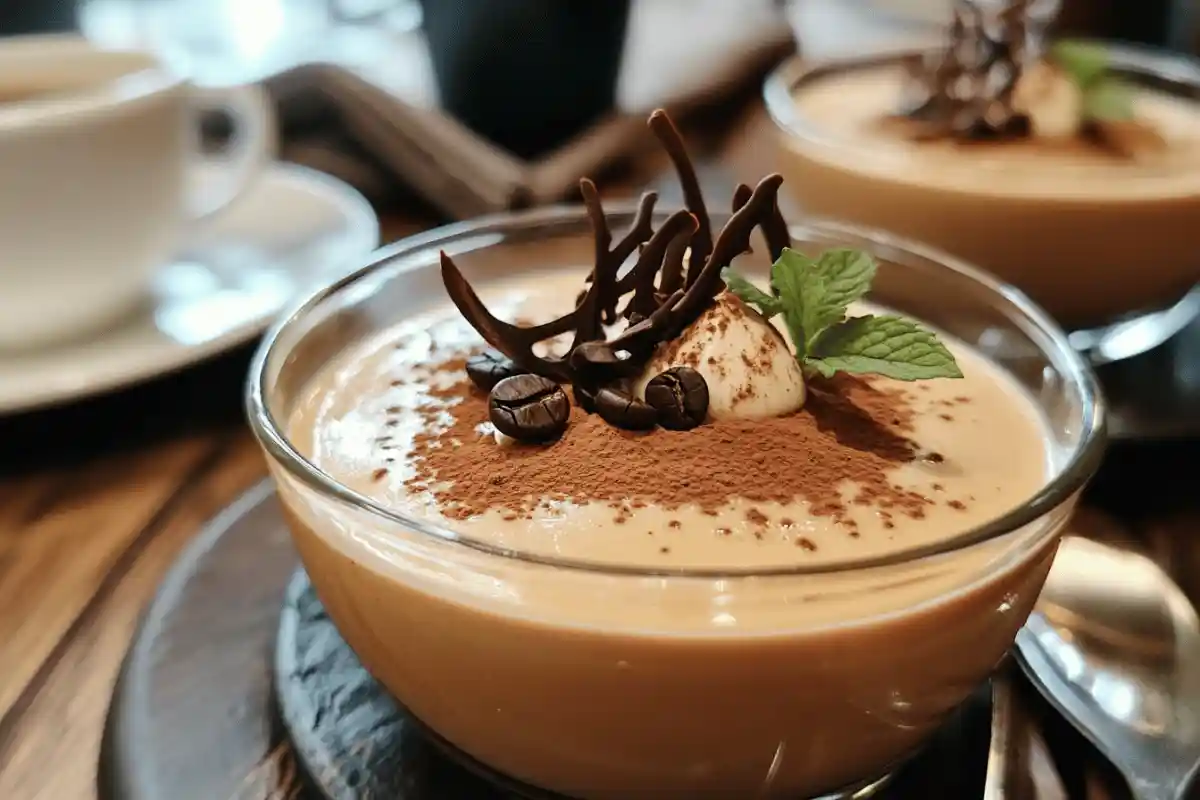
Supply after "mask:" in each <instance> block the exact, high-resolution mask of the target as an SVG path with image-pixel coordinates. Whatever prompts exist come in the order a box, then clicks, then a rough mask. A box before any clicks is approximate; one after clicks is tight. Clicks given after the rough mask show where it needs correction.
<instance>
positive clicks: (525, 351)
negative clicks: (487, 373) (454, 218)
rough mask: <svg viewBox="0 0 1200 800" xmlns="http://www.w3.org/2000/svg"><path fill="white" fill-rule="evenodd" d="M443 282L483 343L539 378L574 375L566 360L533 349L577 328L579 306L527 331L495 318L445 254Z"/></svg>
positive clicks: (558, 378)
mask: <svg viewBox="0 0 1200 800" xmlns="http://www.w3.org/2000/svg"><path fill="white" fill-rule="evenodd" d="M441 261H442V283H444V284H445V285H446V293H447V294H449V295H450V300H451V302H453V303H454V305H455V306H456V307H457V308H458V310H459V313H461V314H462V315H463V317H464V318H465V319H466V320H467V322H469V323H471V327H473V328H474V329H475V330H476V331H477V332H478V333H479V335H480V336H482V337H483V339H484V341H486V342H487V343H488V344H490V345H491V346H492V347H494V348H496V349H497V350H499V351H500V352H501V353H503V354H504V355H506V356H508V357H509V358H511V359H512V361H513V363H514V364H516V365H517V366H519V367H521V368H522V369H527V370H529V371H530V372H532V373H535V374H537V375H542V376H544V377H547V378H553V379H554V380H559V381H567V380H569V379H570V376H571V368H570V366H569V365H568V364H567V362H566V361H565V360H564V359H559V358H543V357H541V356H538V355H537V354H535V353H534V352H533V346H534V345H535V344H537V343H538V342H542V341H545V340H546V339H551V338H553V337H555V336H559V335H561V334H564V333H566V332H567V331H569V330H572V329H574V328H575V326H576V325H577V324H578V319H579V317H580V315H581V314H582V313H583V306H578V307H576V308H575V310H574V311H572V312H571V313H570V314H567V315H566V316H565V317H559V318H558V319H555V320H551V321H550V322H547V323H544V324H542V325H535V326H533V327H530V328H525V327H522V326H520V325H513V324H512V323H509V322H505V321H504V320H502V319H499V318H497V317H496V316H494V315H493V314H492V313H491V312H490V311H488V310H487V307H486V306H485V305H484V304H483V301H481V300H480V299H479V295H477V294H476V293H475V290H474V289H472V288H471V285H470V284H469V283H467V279H466V278H464V277H463V274H462V271H461V270H459V268H458V265H457V264H455V263H454V260H453V259H451V258H450V256H449V255H448V254H447V253H446V251H445V250H443V251H442V252H441Z"/></svg>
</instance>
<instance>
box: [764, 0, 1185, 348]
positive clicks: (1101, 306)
mask: <svg viewBox="0 0 1200 800" xmlns="http://www.w3.org/2000/svg"><path fill="white" fill-rule="evenodd" d="M1010 5H1011V6H1012V7H1014V8H1015V7H1019V6H1020V5H1021V4H1020V3H1012V4H1010ZM958 7H959V12H958V13H959V14H960V15H964V14H967V15H969V14H970V13H972V12H970V11H964V8H966V9H971V8H972V7H973V4H971V3H963V2H960V3H958ZM975 13H978V12H975ZM1022 30H1023V29H1022ZM958 35H959V37H960V38H966V39H967V40H968V41H969V42H976V41H977V40H976V39H972V38H971V35H970V31H967V30H962V29H960V30H959V33H958ZM1014 35H1015V34H1014ZM963 45H964V43H963V41H960V40H958V39H952V41H951V42H950V43H949V44H948V48H949V50H948V52H956V51H955V50H954V48H956V47H962V46H963ZM1006 46H1008V45H1006ZM1011 48H1013V49H1012V50H1010V51H1006V52H1005V53H1003V54H1000V55H1003V56H1004V57H1003V58H1000V56H999V55H996V54H995V53H993V55H994V56H996V57H997V58H999V61H1000V63H999V67H1004V68H1005V69H1006V70H1007V72H1006V73H1004V74H1006V75H1010V76H1012V81H1013V83H1012V85H1011V86H1009V88H1008V91H1007V93H1005V91H1004V90H1003V89H997V88H996V87H997V86H1001V85H1003V81H1002V80H1001V78H1002V76H1000V75H997V74H995V73H994V72H988V71H986V70H984V69H983V68H982V66H981V65H975V64H971V63H967V64H962V63H959V64H948V58H949V56H948V55H946V54H926V56H925V58H926V61H927V62H928V61H932V62H933V64H934V66H932V67H924V68H918V69H917V72H918V74H919V76H920V77H921V78H923V79H924V80H926V81H934V80H935V76H936V74H937V70H939V69H940V70H942V71H946V70H948V69H949V68H950V67H955V68H956V69H957V70H958V74H957V77H958V79H959V80H960V81H961V83H959V84H956V86H958V87H959V88H958V89H957V90H955V91H960V92H962V91H965V92H966V96H965V98H962V104H966V103H967V101H968V100H969V101H971V102H973V103H974V106H971V108H972V109H974V111H971V110H967V111H964V110H963V108H962V107H959V106H956V107H955V108H954V109H948V108H943V111H942V112H940V113H942V114H943V116H942V117H941V118H938V119H939V120H940V121H941V122H944V124H945V125H946V126H947V127H946V128H945V129H938V128H936V127H935V126H932V123H933V120H932V119H931V116H932V117H934V118H937V115H936V114H933V115H931V114H930V111H929V109H930V107H929V106H928V105H926V107H925V108H924V109H923V110H921V111H920V113H912V112H915V111H917V110H918V109H920V105H919V104H917V103H911V102H909V103H908V104H907V105H906V98H909V97H910V96H911V93H912V92H913V71H914V64H915V63H917V62H916V59H917V55H916V54H909V55H906V56H902V57H895V58H884V59H876V60H874V61H867V60H863V61H859V62H845V63H841V64H838V65H821V64H813V65H809V66H808V67H807V68H806V69H805V70H803V71H802V72H800V73H799V74H798V77H797V78H796V79H795V80H793V81H792V82H791V88H790V100H788V101H780V102H790V104H791V107H790V108H786V109H779V108H776V109H775V116H776V118H777V119H778V120H779V121H781V122H782V123H783V125H784V128H785V130H784V131H783V136H782V142H783V145H784V146H783V148H782V158H783V164H782V166H783V168H784V172H785V174H786V175H787V177H788V185H789V186H790V187H791V188H792V190H793V191H794V192H796V193H797V196H798V198H799V199H800V200H801V202H802V204H803V206H804V208H805V209H806V210H807V211H810V212H812V213H814V214H818V215H822V216H829V217H834V218H840V219H846V220H850V221H855V222H859V223H862V224H866V225H870V226H875V227H880V228H884V229H887V230H892V231H895V232H897V233H900V234H903V235H905V236H908V237H910V238H914V239H917V240H921V241H925V242H928V243H929V244H931V245H935V246H937V247H939V248H941V249H943V250H945V251H947V252H950V253H953V254H955V255H958V256H960V257H962V258H965V259H967V260H969V261H971V262H973V263H976V264H979V265H980V266H983V267H986V268H987V269H989V270H991V271H993V272H995V273H996V274H998V275H1000V276H1001V277H1003V278H1005V279H1006V280H1009V281H1011V282H1012V283H1014V284H1016V285H1017V286H1019V287H1020V288H1022V289H1024V290H1026V291H1027V292H1028V293H1030V294H1031V296H1032V297H1033V298H1034V300H1036V301H1038V302H1039V303H1040V304H1042V305H1044V306H1045V307H1046V308H1048V309H1049V310H1050V311H1051V312H1052V313H1054V314H1055V315H1056V316H1057V317H1058V318H1059V319H1060V320H1062V321H1063V322H1065V323H1067V324H1068V325H1071V326H1086V325H1092V324H1098V323H1100V322H1105V321H1109V320H1111V319H1112V318H1113V317H1114V316H1116V315H1119V314H1121V313H1125V312H1129V311H1133V310H1138V309H1144V308H1153V307H1155V306H1161V305H1163V304H1167V303H1170V302H1171V301H1173V300H1175V299H1178V297H1180V296H1181V295H1182V294H1183V293H1184V292H1185V291H1187V289H1189V288H1190V286H1191V285H1192V284H1193V283H1195V281H1196V280H1197V278H1198V277H1200V266H1197V264H1196V259H1195V257H1194V255H1193V253H1194V251H1195V250H1196V246H1197V244H1198V242H1200V240H1198V234H1197V232H1196V230H1195V228H1194V225H1193V224H1192V220H1194V219H1196V217H1197V215H1198V214H1200V104H1198V103H1197V102H1196V101H1195V99H1194V93H1193V92H1191V91H1190V90H1189V91H1187V92H1176V93H1174V94H1168V93H1167V92H1166V91H1158V90H1153V89H1150V88H1144V87H1141V86H1134V85H1133V84H1131V83H1127V82H1125V81H1124V79H1123V78H1119V77H1117V76H1115V74H1113V73H1112V72H1111V69H1110V68H1109V67H1108V66H1107V63H1106V59H1107V58H1108V57H1107V56H1106V55H1105V51H1104V50H1103V49H1102V48H1101V47H1099V46H1096V47H1092V46H1083V45H1075V44H1074V43H1062V44H1060V45H1057V46H1056V47H1054V48H1050V49H1049V50H1048V51H1045V52H1044V53H1042V52H1039V51H1036V50H1035V49H1034V48H1032V47H1030V46H1027V45H1026V43H1025V41H1024V40H1021V41H1020V42H1019V43H1012V44H1011ZM1072 48H1074V49H1072ZM981 52H983V53H985V55H986V54H987V53H989V52H991V51H989V50H988V49H987V48H982V49H981ZM1059 52H1062V53H1065V54H1066V55H1063V56H1062V57H1061V61H1062V62H1064V63H1059V61H1056V60H1055V56H1056V54H1057V53H1059ZM1076 52H1081V53H1083V61H1084V63H1083V64H1082V66H1079V65H1078V64H1077V63H1076V61H1079V59H1076V60H1075V61H1071V60H1070V59H1071V58H1072V57H1073V54H1074V53H1076ZM1167 58H1168V57H1166V56H1164V57H1163V60H1164V61H1166V60H1167ZM1077 66H1078V67H1079V68H1078V69H1076V70H1075V71H1074V72H1073V71H1072V69H1074V68H1075V67H1077ZM1157 66H1158V67H1160V68H1162V69H1163V71H1164V72H1169V71H1170V70H1169V66H1170V65H1169V63H1168V64H1166V65H1165V66H1164V65H1162V64H1159V65H1157ZM922 69H931V70H933V72H922ZM993 69H995V68H993ZM1089 70H1091V72H1089ZM1093 74H1094V75H1095V76H1098V77H1090V78H1089V77H1087V76H1088V75H1093ZM1087 81H1093V82H1095V85H1096V86H1101V88H1095V89H1094V88H1092V86H1093V84H1091V83H1087ZM1081 82H1082V83H1081ZM1160 83H1161V84H1169V82H1168V81H1160ZM962 86H966V87H967V88H966V89H965V90H964V89H962ZM1103 87H1112V88H1111V91H1110V90H1109V89H1107V88H1103ZM947 91H950V90H949V89H947ZM1185 94H1186V95H1188V96H1184V95H1185ZM935 105H936V104H935ZM960 105H961V104H960ZM906 111H908V112H910V113H907V114H906V113H904V112H906ZM971 113H978V114H979V115H981V117H982V115H986V114H991V115H994V116H998V118H999V120H1004V121H1003V122H1000V121H997V122H996V123H995V124H996V125H997V126H998V127H994V128H987V127H986V126H985V127H980V126H981V125H983V123H981V122H979V121H978V120H977V119H976V118H974V117H971ZM955 114H957V116H954V115H955ZM964 115H965V116H964ZM973 120H974V121H973ZM952 125H957V126H958V127H957V128H954V129H951V128H950V126H952ZM972 125H974V126H975V127H972ZM1135 265H1136V266H1135Z"/></svg>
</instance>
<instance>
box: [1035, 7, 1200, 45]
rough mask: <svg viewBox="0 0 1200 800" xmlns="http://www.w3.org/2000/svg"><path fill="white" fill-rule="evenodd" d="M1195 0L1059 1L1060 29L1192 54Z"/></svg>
mask: <svg viewBox="0 0 1200 800" xmlns="http://www.w3.org/2000/svg"><path fill="white" fill-rule="evenodd" d="M1197 5H1200V2H1198V0H1063V4H1062V13H1061V14H1060V15H1059V27H1060V31H1061V33H1063V34H1066V35H1086V36H1096V37H1100V38H1105V39H1117V40H1120V41H1126V42H1139V43H1142V44H1150V45H1155V46H1159V47H1166V48H1168V49H1171V50H1175V51H1177V52H1181V53H1191V54H1195V53H1196V52H1197V50H1198V46H1200V30H1198V29H1197V17H1198V14H1197Z"/></svg>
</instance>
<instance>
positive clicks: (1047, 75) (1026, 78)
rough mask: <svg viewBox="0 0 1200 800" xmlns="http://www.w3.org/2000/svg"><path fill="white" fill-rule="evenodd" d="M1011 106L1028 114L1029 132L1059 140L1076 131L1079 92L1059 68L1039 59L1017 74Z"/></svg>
mask: <svg viewBox="0 0 1200 800" xmlns="http://www.w3.org/2000/svg"><path fill="white" fill-rule="evenodd" d="M1013 108H1014V109H1015V110H1016V111H1018V112H1021V113H1023V114H1025V115H1026V116H1028V117H1029V124H1030V127H1031V128H1032V130H1033V135H1034V136H1038V137H1041V138H1047V139H1063V138H1069V137H1071V136H1075V135H1076V134H1078V133H1079V130H1080V127H1081V125H1082V123H1083V93H1082V92H1081V91H1080V90H1079V86H1078V85H1077V84H1076V83H1075V81H1073V80H1071V79H1070V78H1069V77H1068V76H1067V75H1066V74H1064V73H1063V72H1062V70H1060V69H1058V68H1057V67H1055V66H1053V65H1052V64H1047V63H1045V62H1041V63H1038V64H1034V65H1032V66H1031V67H1029V68H1028V69H1026V70H1025V72H1024V73H1023V74H1022V75H1021V78H1020V80H1018V81H1017V86H1016V88H1015V89H1014V90H1013Z"/></svg>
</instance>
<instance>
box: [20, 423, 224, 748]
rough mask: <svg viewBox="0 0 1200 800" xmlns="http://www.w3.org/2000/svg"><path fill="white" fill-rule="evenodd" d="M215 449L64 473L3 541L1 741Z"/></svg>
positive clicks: (151, 452) (159, 450) (196, 445)
mask: <svg viewBox="0 0 1200 800" xmlns="http://www.w3.org/2000/svg"><path fill="white" fill-rule="evenodd" d="M215 447H216V445H215V444H214V442H213V441H212V440H210V439H204V438H189V439H184V440H182V441H179V442H175V443H171V444H166V445H161V446H158V447H153V448H150V449H148V450H144V451H141V452H139V453H136V454H134V455H130V456H124V457H120V458H117V459H113V460H111V461H105V462H101V463H97V464H95V465H92V466H90V467H87V468H86V469H84V470H80V471H69V472H66V473H63V475H64V476H65V479H64V480H60V481H58V482H55V483H52V484H51V486H57V487H59V489H61V493H60V494H59V495H58V496H57V497H53V498H48V499H45V500H44V501H42V502H43V505H44V506H45V507H44V509H43V510H42V511H41V512H39V513H38V515H37V518H36V519H35V520H33V521H32V522H31V523H30V524H28V525H25V526H20V525H14V526H13V527H11V528H8V529H6V530H5V531H4V532H3V534H0V608H2V609H4V613H3V614H2V615H0V664H4V665H5V669H4V670H3V671H0V733H2V732H3V730H4V728H5V724H6V723H5V720H6V718H7V714H8V713H9V711H10V710H11V709H12V708H13V707H14V705H15V704H17V703H18V701H19V698H20V696H21V693H22V691H23V690H24V688H25V687H26V686H27V685H28V683H29V682H30V680H31V679H32V678H33V677H34V675H35V674H36V673H37V670H38V668H39V667H40V666H41V665H42V663H43V662H44V661H45V660H46V659H47V658H49V657H50V655H51V653H52V652H53V650H54V648H55V645H56V644H57V643H58V642H59V641H60V639H62V638H63V636H65V635H67V633H68V631H69V630H70V629H71V627H72V625H73V624H74V623H75V621H76V620H77V619H78V618H79V615H80V613H81V612H82V611H83V609H84V608H85V607H86V606H87V604H88V602H89V601H90V600H91V598H92V597H93V596H94V595H95V594H96V592H97V590H99V589H100V587H101V586H102V585H103V584H104V582H105V581H106V580H109V573H110V570H111V569H112V567H113V566H114V565H115V564H116V563H117V562H118V561H119V560H120V558H121V555H122V554H123V553H124V552H125V550H126V549H127V548H128V547H129V546H130V545H131V544H132V543H133V542H134V541H135V540H136V539H137V537H138V534H139V533H140V532H141V531H143V530H144V529H145V528H146V527H147V525H150V524H152V522H153V520H154V519H155V517H156V516H157V515H159V514H160V513H162V512H163V510H164V509H166V508H168V507H169V505H170V504H171V500H172V498H174V497H175V496H176V495H177V494H178V493H179V492H180V490H181V488H182V487H184V486H186V485H187V483H188V481H189V479H190V478H191V477H192V475H193V474H194V472H195V471H196V470H197V469H199V468H201V465H203V464H204V462H205V459H207V458H210V457H211V456H212V454H213V452H214V450H215ZM28 510H29V507H28V506H26V508H25V511H26V512H28Z"/></svg>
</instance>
